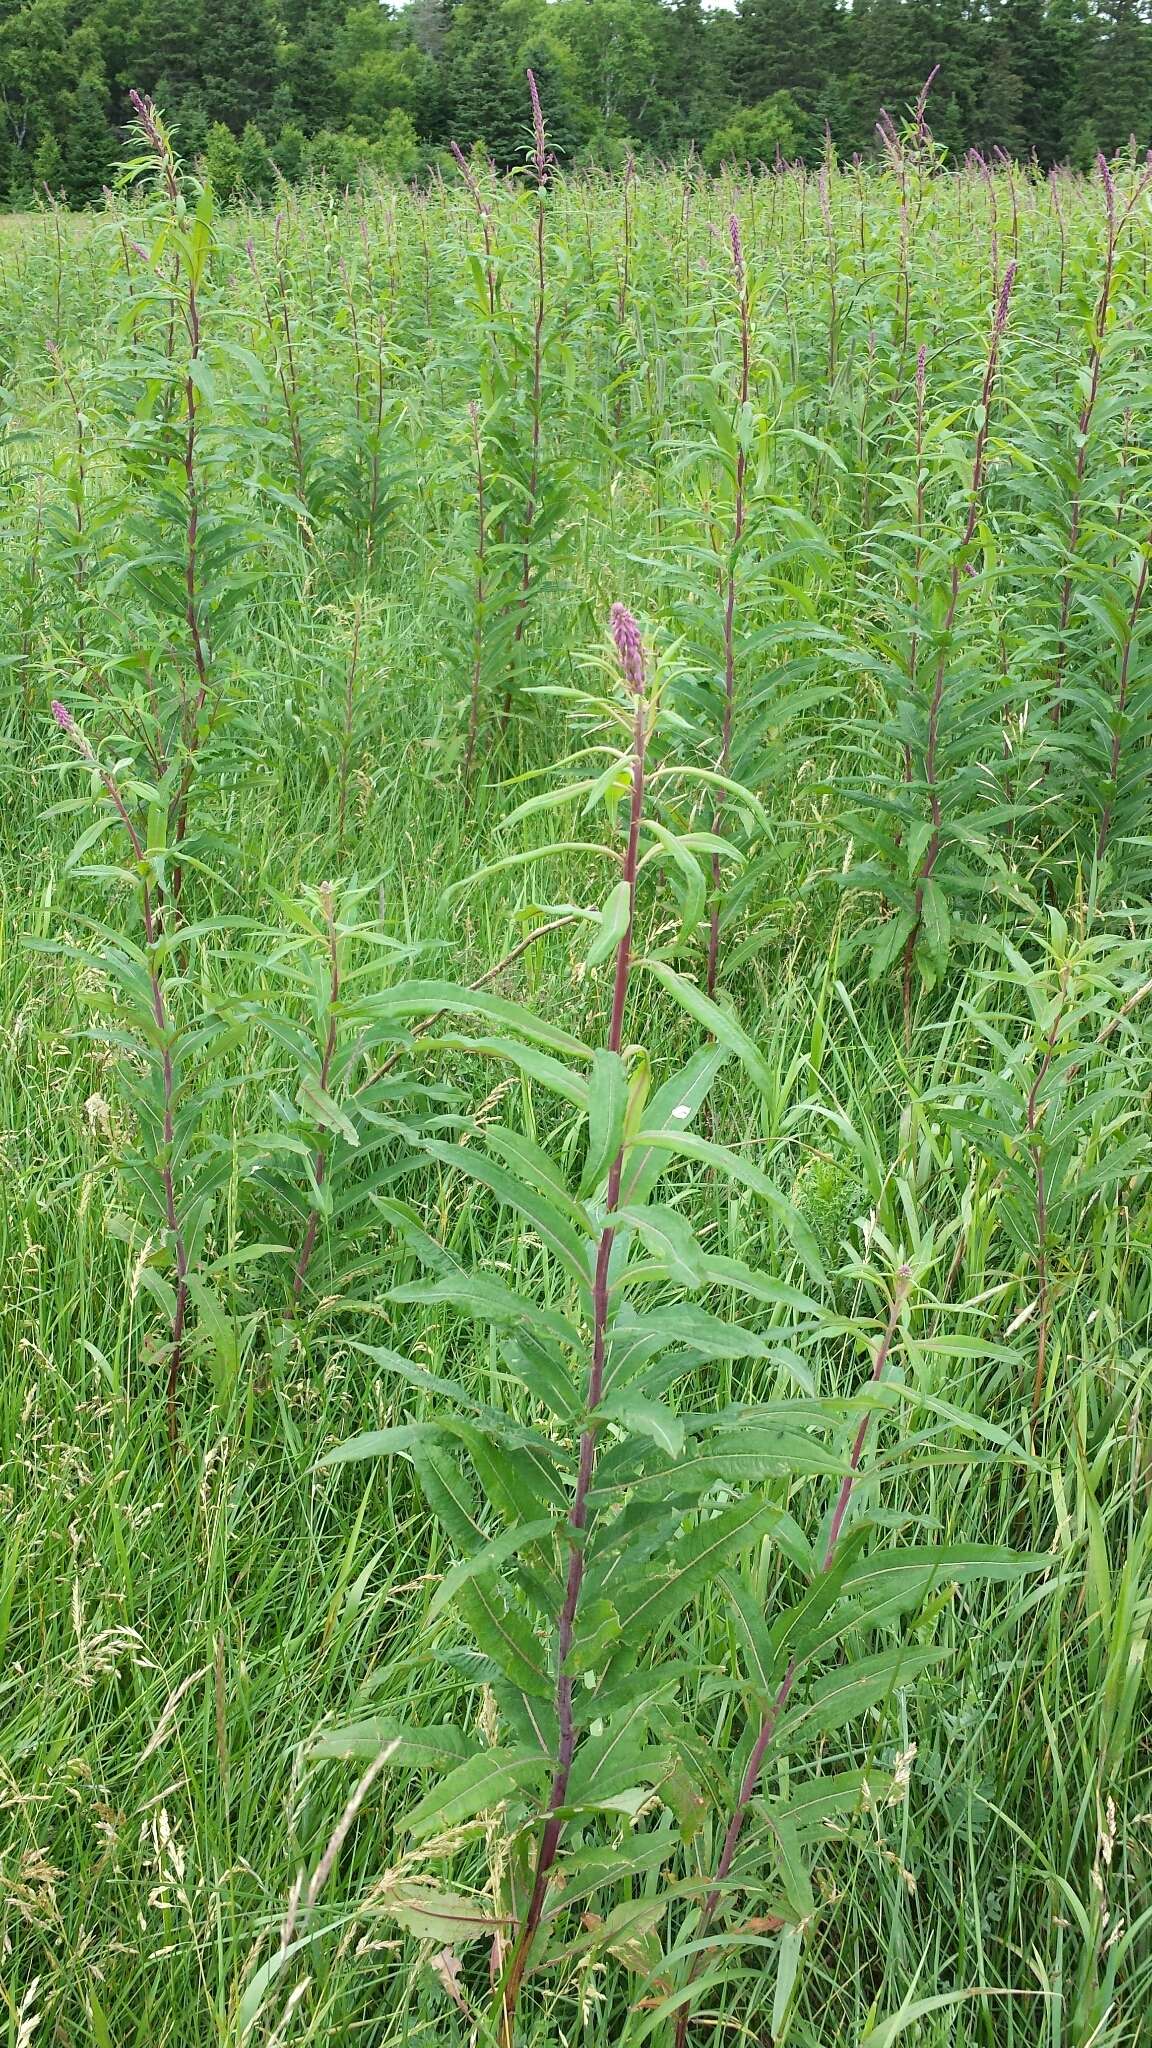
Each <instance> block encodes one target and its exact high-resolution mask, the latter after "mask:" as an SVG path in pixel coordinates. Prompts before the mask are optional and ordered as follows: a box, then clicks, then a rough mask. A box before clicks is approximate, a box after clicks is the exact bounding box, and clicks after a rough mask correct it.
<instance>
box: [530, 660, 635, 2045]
mask: <svg viewBox="0 0 1152 2048" xmlns="http://www.w3.org/2000/svg"><path fill="white" fill-rule="evenodd" d="M634 689H635V699H636V703H635V712H634V716H633V725H632V804H631V811H630V815H629V823H628V843H627V849H626V852H625V855H624V869H623V877H624V880H625V882H626V883H627V884H628V923H627V926H626V928H625V931H624V935H623V937H622V938H621V940H620V943H619V945H618V947H617V949H616V971H615V976H614V978H613V985H612V1010H611V1015H610V1019H609V1024H608V1038H607V1045H608V1050H609V1052H614V1053H618V1052H619V1051H620V1048H621V1045H622V1043H623V1035H624V1008H625V1004H626V1001H627V997H628V980H629V975H630V971H631V966H632V930H633V924H634V921H635V915H636V873H637V867H638V864H639V847H640V826H641V822H642V819H643V815H644V776H645V759H646V753H647V740H648V712H647V704H646V702H645V697H644V690H643V685H642V684H641V685H640V686H639V687H637V686H635V685H634ZM623 1170H624V1147H623V1145H621V1147H620V1149H619V1151H618V1152H617V1154H616V1157H615V1159H614V1160H613V1162H612V1166H611V1169H610V1172H609V1175H608V1186H607V1192H606V1198H605V1206H606V1210H607V1215H608V1218H609V1219H611V1217H612V1215H613V1213H614V1211H615V1209H616V1207H617V1204H618V1202H619V1199H620V1182H621V1177H622V1175H623ZM615 1241H616V1226H615V1224H614V1223H613V1222H612V1221H611V1220H608V1221H606V1222H605V1224H604V1227H603V1230H602V1231H601V1233H600V1241H599V1244H598V1246H597V1250H596V1266H595V1273H594V1278H593V1283H592V1356H591V1362H590V1365H589V1371H588V1383H587V1389H586V1394H585V1412H586V1414H587V1415H588V1416H589V1417H594V1415H595V1411H596V1409H597V1408H598V1406H599V1404H600V1397H601V1394H602V1392H603V1387H604V1366H605V1361H606V1357H607V1333H608V1277H609V1267H610V1264H611V1259H612V1247H613V1245H614V1243H615ZM596 1439H597V1424H596V1422H595V1421H594V1420H590V1421H589V1422H588V1423H587V1424H586V1426H585V1428H584V1430H583V1431H582V1433H581V1437H580V1455H579V1463H578V1466H577V1474H576V1486H575V1490H574V1493H573V1497H572V1506H571V1509H570V1511H569V1515H568V1528H569V1542H568V1572H567V1580H566V1584H565V1591H564V1604H563V1607H562V1608H561V1611H560V1618H559V1622H558V1625H557V1631H556V1674H557V1675H556V1698H555V1703H556V1722H557V1729H558V1742H557V1749H556V1768H555V1771H554V1773H553V1778H552V1787H551V1792H550V1794H549V1800H548V1804H549V1808H550V1809H551V1811H550V1814H549V1818H548V1820H547V1821H546V1822H545V1824H544V1831H543V1833H542V1835H541V1837H540V1845H539V1848H538V1850H537V1853H536V1867H535V1871H534V1873H533V1880H532V1891H531V1894H530V1897H529V1900H528V1908H527V1911H526V1912H525V1915H524V1919H523V1921H522V1923H521V1926H520V1931H519V1934H518V1936H517V1938H516V1943H515V1946H514V1948H513V1951H512V1957H511V1960H510V1962H509V1964H508V1968H507V1971H506V1973H505V1977H504V1983H503V1986H502V1990H501V2005H502V2013H503V2025H504V2033H505V2037H506V2039H507V2041H509V2042H511V2039H512V2025H513V2020H514V2017H515V2012H516V2006H517V2002H518V1999H519V1995H520V1987H521V1985H522V1983H523V1980H524V1974H525V1971H526V1970H527V1967H528V1962H529V1959H530V1957H531V1953H532V1949H533V1946H534V1944H535V1941H536V1936H537V1934H538V1932H539V1929H540V1922H541V1920H542V1918H543V1915H544V1906H545V1902H546V1899H547V1895H548V1880H549V1876H550V1873H551V1871H552V1868H553V1866H554V1864H555V1862H556V1857H557V1855H558V1853H559V1849H560V1843H561V1840H562V1837H563V1833H564V1822H563V1820H561V1819H560V1817H559V1815H558V1813H557V1811H556V1809H557V1808H559V1807H562V1806H563V1805H564V1803H565V1799H566V1797H567V1791H568V1780H569V1777H570V1776H571V1772H572V1762H573V1758H574V1756H575V1753H576V1742H577V1737H576V1723H575V1718H574V1715H573V1711H572V1699H573V1691H574V1687H575V1683H576V1681H575V1679H574V1677H573V1676H572V1674H571V1673H570V1672H569V1671H568V1670H566V1668H565V1667H566V1665H567V1662H568V1658H569V1654H570V1652H571V1649H572V1639H573V1634H574V1632H575V1626H576V1616H577V1612H578V1610H579V1605H580V1592H581V1588H582V1586H583V1583H584V1558H585V1530H586V1528H587V1523H588V1495H589V1492H590V1491H591V1487H592V1480H593V1477H594V1475H595V1470H596Z"/></svg>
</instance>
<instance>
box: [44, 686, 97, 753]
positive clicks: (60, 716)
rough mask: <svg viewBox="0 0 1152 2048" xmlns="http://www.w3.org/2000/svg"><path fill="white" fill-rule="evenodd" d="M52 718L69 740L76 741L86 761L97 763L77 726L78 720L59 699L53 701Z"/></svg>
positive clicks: (54, 698) (55, 698)
mask: <svg viewBox="0 0 1152 2048" xmlns="http://www.w3.org/2000/svg"><path fill="white" fill-rule="evenodd" d="M52 716H53V718H54V719H55V720H56V723H57V725H58V726H59V727H60V730H61V732H66V733H67V735H68V737H69V739H70V740H74V741H75V743H76V745H77V746H78V747H79V749H80V752H81V753H82V754H83V756H84V759H85V760H86V761H95V759H96V756H95V754H94V753H93V752H92V748H91V746H90V745H89V743H88V741H87V740H86V739H85V737H84V735H83V733H82V732H81V730H80V727H79V726H78V725H77V723H76V720H75V719H74V718H73V716H72V713H71V712H70V711H69V709H68V706H67V705H66V704H61V703H60V701H59V698H57V697H53V699H52Z"/></svg>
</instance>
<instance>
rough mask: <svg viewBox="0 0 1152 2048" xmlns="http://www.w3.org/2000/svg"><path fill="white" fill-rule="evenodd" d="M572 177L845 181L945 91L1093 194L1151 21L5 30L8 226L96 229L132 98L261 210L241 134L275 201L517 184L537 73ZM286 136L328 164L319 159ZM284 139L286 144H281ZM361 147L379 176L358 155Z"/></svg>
mask: <svg viewBox="0 0 1152 2048" xmlns="http://www.w3.org/2000/svg"><path fill="white" fill-rule="evenodd" d="M528 68H531V69H532V70H533V71H534V72H535V74H536V76H537V79H538V81H539V84H540V87H541V90H542V92H543V96H544V102H545V106H546V109H547V113H548V119H549V124H550V128H551V134H552V146H553V149H554V151H555V152H556V154H557V155H558V157H559V158H560V161H561V162H562V163H563V164H564V165H565V166H566V167H568V168H572V167H573V166H575V165H578V164H598V165H601V166H608V167H611V168H613V169H617V170H622V169H623V167H624V162H625V160H626V157H627V155H628V153H629V151H633V150H635V151H636V152H638V153H643V154H644V155H646V156H647V157H649V158H650V159H652V160H660V161H665V162H666V161H669V160H671V159H683V158H686V157H687V156H688V155H689V153H690V152H691V153H693V154H694V155H696V157H697V158H698V159H699V160H702V161H704V162H705V163H706V164H707V165H708V167H709V168H710V169H713V170H717V171H718V170H719V168H720V167H721V165H723V164H724V163H726V162H732V163H757V162H765V163H773V162H774V161H775V158H776V151H777V148H779V150H780V152H781V154H782V155H783V156H784V157H786V158H789V159H795V158H803V160H804V161H806V162H809V163H816V162H817V161H818V160H819V158H820V155H821V153H822V151H823V149H824V146H825V136H826V135H827V136H828V137H829V138H830V140H831V144H832V147H833V148H834V150H835V151H836V152H837V153H838V154H839V156H840V158H841V159H842V160H844V161H846V160H848V159H849V158H850V157H851V156H852V155H853V153H856V152H859V153H861V154H863V155H865V156H870V155H872V154H874V151H875V139H876V138H875V124H876V121H877V117H878V116H879V114H880V112H881V109H882V108H887V109H889V110H890V111H891V112H892V113H893V114H894V116H895V117H896V118H897V119H899V118H900V117H901V115H902V114H903V112H904V111H905V110H906V109H907V108H909V107H910V106H911V105H912V104H913V102H914V101H915V100H916V98H917V95H918V94H919V92H920V89H921V87H922V85H923V83H924V81H925V79H926V78H927V77H928V75H929V73H930V72H933V71H935V72H936V74H937V76H936V83H935V85H934V91H933V108H934V115H933V124H934V127H935V129H936V132H937V135H938V138H939V140H940V142H941V144H942V145H943V146H944V147H946V148H947V150H948V151H949V152H950V154H951V155H952V157H953V158H954V159H956V160H959V159H961V158H962V157H963V155H964V152H965V151H966V150H967V149H969V148H973V147H976V148H979V149H981V150H983V151H984V152H985V154H986V155H989V156H990V155H991V154H992V153H993V152H994V151H995V150H996V149H1000V150H1004V151H1007V152H1008V153H1009V154H1011V155H1013V156H1016V157H1018V158H1019V159H1020V160H1021V161H1022V162H1026V161H1028V160H1029V159H1030V158H1032V157H1035V158H1038V160H1039V161H1040V162H1041V163H1042V164H1043V165H1045V166H1047V165H1048V164H1051V163H1061V162H1069V163H1071V164H1072V165H1073V167H1074V168H1076V169H1078V170H1081V171H1088V170H1090V169H1091V168H1092V165H1093V164H1094V162H1095V159H1096V155H1097V153H1098V152H1099V150H1100V149H1101V148H1103V149H1104V150H1105V151H1107V152H1108V153H1113V152H1115V151H1118V150H1121V149H1123V148H1125V147H1127V145H1128V143H1129V138H1130V137H1134V138H1135V139H1136V141H1137V142H1138V143H1139V142H1140V141H1141V140H1142V139H1143V140H1146V139H1147V136H1148V133H1149V132H1150V121H1152V24H1150V23H1149V20H1148V18H1147V14H1146V11H1145V10H1143V9H1142V8H1141V7H1140V6H1139V5H1137V4H1136V0H1083V4H1080V0H998V4H997V5H996V6H995V7H984V6H981V7H971V6H968V5H966V4H962V0H931V4H928V0H856V4H854V5H852V6H848V5H847V4H846V0H741V5H740V6H739V7H738V8H735V9H732V10H730V9H728V8H726V7H719V6H713V7H710V8H709V7H706V6H705V5H703V4H702V0H405V4H403V5H402V6H401V5H392V6H375V5H367V6H365V5H363V4H360V0H315V4H307V5H305V4H301V0H235V4H233V0H229V4H227V5H224V4H223V0H197V4H196V5H195V6H193V7H191V8H184V9H173V8H171V7H170V6H167V5H164V4H162V0H144V5H143V6H142V7H140V8H138V9H136V10H135V11H132V10H130V9H128V8H127V7H126V6H125V4H124V0H79V4H78V6H76V7H74V8H72V9H71V10H70V11H64V10H62V9H61V8H60V7H59V6H57V5H56V4H55V0H14V4H13V5H12V6H11V7H9V8H8V9H7V10H6V13H5V17H4V19H3V21H2V22H0V104H2V106H3V110H4V122H3V126H2V128H0V204H7V205H9V206H11V207H22V206H26V205H27V204H28V202H29V199H30V198H31V197H32V196H33V194H34V193H35V194H36V195H37V196H38V197H39V198H42V197H43V190H44V186H45V184H46V185H47V187H48V189H49V190H50V191H51V192H53V193H62V194H63V195H64V196H65V198H66V200H67V203H68V204H69V205H71V206H73V207H84V206H91V205H98V204H99V203H100V198H101V191H102V187H103V185H104V183H105V182H106V178H107V170H108V167H109V166H110V165H111V164H113V163H114V162H115V160H116V157H117V155H118V152H119V147H120V144H121V141H122V138H123V134H124V127H125V123H126V121H127V119H128V112H129V109H128V94H129V92H130V91H131V90H133V89H134V90H138V91H145V92H148V93H149V94H151V95H152V96H154V97H155V98H156V99H157V100H158V102H159V103H160V105H162V106H163V107H164V109H165V111H166V113H167V114H168V116H169V118H170V121H171V123H172V126H173V129H174V132H175V133H176V135H177V138H178V141H179V145H180V147H181V149H182V150H183V152H184V153H185V155H186V156H187V157H188V159H189V160H190V161H192V160H194V159H196V158H198V157H199V156H200V155H201V154H202V153H203V152H204V151H205V149H206V148H207V147H208V146H209V136H210V134H211V135H212V136H213V141H212V149H213V152H214V155H215V158H216V160H217V161H216V167H215V168H214V169H213V170H212V171H211V176H212V181H213V184H214V185H215V187H216V190H217V193H218V195H219V196H220V197H221V199H222V200H225V201H226V202H227V201H228V200H230V198H231V195H232V194H233V193H234V192H236V191H238V190H240V189H243V190H244V191H245V193H246V194H247V195H248V196H249V197H251V196H253V195H257V196H266V195H265V191H264V187H265V184H266V178H265V177H262V176H259V175H256V174H255V173H256V169H257V167H256V165H255V164H254V163H250V164H248V165H247V166H245V168H244V173H243V176H242V177H241V178H240V179H239V180H238V181H237V179H236V178H235V177H234V176H224V177H221V176H220V175H219V170H220V168H221V167H222V166H223V165H224V160H225V157H226V150H225V145H224V144H223V142H222V139H221V137H220V136H219V135H218V134H215V133H214V131H215V130H217V129H219V128H220V127H223V128H226V129H227V130H228V132H229V134H230V135H231V136H232V137H233V138H234V140H235V141H236V142H237V143H239V142H241V139H242V137H243V135H244V131H245V129H247V128H249V127H251V126H255V127H257V128H259V129H260V131H261V132H262V134H263V136H264V137H265V140H266V143H267V146H268V148H269V149H270V151H271V152H272V155H273V157H274V159H275V161H276V163H277V165H278V167H279V168H280V170H281V173H282V175H283V176H285V177H286V178H289V179H290V180H291V181H293V182H295V181H297V180H298V179H300V178H306V177H307V176H308V175H309V174H312V175H315V176H317V177H319V178H329V179H330V180H331V182H332V183H333V184H334V185H336V186H337V188H338V189H341V190H342V189H345V188H346V187H349V186H351V185H354V184H356V183H357V182H358V181H359V180H360V178H361V177H362V175H363V172H364V168H365V166H366V165H367V164H369V163H370V164H371V165H372V166H373V167H374V168H376V169H378V170H383V171H384V172H385V173H386V174H387V175H389V176H395V177H405V178H406V177H410V176H413V175H416V174H418V173H419V171H420V170H421V169H422V168H423V167H424V166H425V165H426V164H427V163H429V162H431V161H435V160H436V157H437V153H438V152H440V151H442V150H443V149H444V147H445V146H446V145H447V143H448V142H449V141H450V140H452V139H453V138H455V140H456V141H457V142H458V143H460V145H461V146H462V147H464V148H465V149H469V148H472V147H474V146H476V145H477V144H482V145H483V147H484V149H485V151H486V153H487V154H488V156H490V157H491V159H492V160H493V161H494V162H495V163H496V164H497V165H498V166H499V167H500V168H501V169H503V170H509V169H513V168H515V167H516V166H517V165H518V164H520V163H521V162H522V161H523V156H524V150H525V142H526V136H527V130H528V126H529V123H528V120H527V110H526V105H525V93H524V73H525V71H526V70H527V69H528ZM297 132H298V133H299V135H301V136H303V137H304V138H305V139H306V140H309V141H312V140H315V141H316V142H317V143H318V144H319V148H318V150H317V153H316V156H315V158H314V160H311V161H310V160H309V158H308V156H307V154H306V153H305V152H304V151H303V150H302V149H301V148H300V146H299V145H298V143H297V142H296V141H295V139H294V137H295V136H296V134H297ZM285 135H287V142H286V143H285V142H284V140H283V138H284V137H285ZM358 144H359V145H369V146H370V147H369V149H368V150H367V151H363V150H359V151H358V149H357V145H358Z"/></svg>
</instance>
